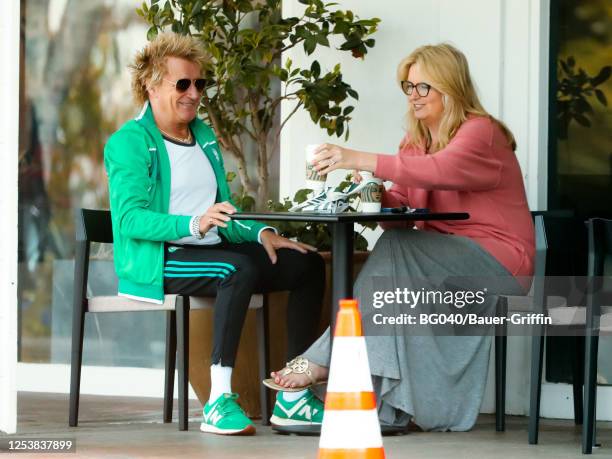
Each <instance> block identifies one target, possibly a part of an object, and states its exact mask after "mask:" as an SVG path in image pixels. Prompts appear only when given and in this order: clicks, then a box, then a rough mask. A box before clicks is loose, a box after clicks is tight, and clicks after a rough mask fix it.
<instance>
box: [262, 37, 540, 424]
mask: <svg viewBox="0 0 612 459" xmlns="http://www.w3.org/2000/svg"><path fill="white" fill-rule="evenodd" d="M397 77H398V83H399V85H400V87H401V89H402V91H403V92H404V93H405V94H406V96H407V102H408V114H407V118H408V133H407V135H406V136H405V137H404V139H403V140H402V141H401V143H400V148H399V152H398V154H397V155H394V156H391V155H386V154H375V153H366V152H362V151H357V150H352V149H348V148H343V147H340V146H337V145H332V144H326V145H322V146H321V147H319V149H318V153H317V155H316V156H315V160H314V162H315V164H316V166H315V167H316V169H317V170H319V171H321V172H322V173H324V174H327V173H330V172H331V171H333V170H335V169H355V170H362V171H371V172H373V173H374V174H375V175H376V176H377V177H380V178H382V179H384V180H389V181H391V182H393V186H392V187H391V188H390V189H389V190H388V191H385V192H384V194H383V206H384V207H398V206H410V207H416V208H419V207H423V208H429V209H431V210H432V211H436V212H445V211H466V212H469V214H470V218H469V220H465V221H430V222H418V223H417V229H414V228H412V223H411V224H410V225H403V227H399V228H398V227H397V226H395V227H394V229H388V230H387V231H385V232H384V233H383V235H382V236H381V238H380V239H379V240H378V242H377V244H376V246H375V248H374V250H373V252H372V254H371V255H370V257H369V259H368V261H367V263H366V265H365V266H364V268H363V270H362V271H361V273H360V275H359V278H358V279H357V281H356V284H355V296H356V297H357V298H359V300H360V303H361V308H362V313H363V315H364V330H365V333H366V335H367V336H366V342H367V346H368V357H369V361H370V368H371V371H372V375H373V380H374V386H375V389H376V391H377V392H378V401H379V416H380V419H381V422H383V423H387V424H394V425H406V424H407V423H408V422H409V421H410V420H411V419H412V420H413V421H414V422H415V423H416V424H417V425H418V426H419V427H421V428H422V429H424V430H454V431H463V430H469V429H470V428H471V427H472V426H473V425H474V423H475V421H476V418H477V415H478V412H479V408H480V404H481V401H482V396H483V391H484V387H485V381H486V375H487V368H488V362H489V350H490V346H491V337H490V336H483V335H482V334H481V335H480V336H436V334H435V333H434V332H433V331H431V332H428V331H427V330H423V329H419V331H418V332H414V329H413V328H411V327H410V326H403V325H398V326H395V327H393V326H390V325H389V326H387V327H382V328H381V327H378V328H376V327H374V325H373V321H372V320H371V318H372V314H373V309H374V308H372V305H373V297H372V288H373V284H376V290H381V289H383V290H388V291H395V289H396V288H401V289H403V288H408V289H409V290H413V291H418V290H420V289H422V288H424V286H425V287H427V286H428V287H432V286H434V285H440V284H439V281H440V280H441V279H442V280H444V279H448V278H451V277H457V276H459V277H461V278H463V281H461V282H463V284H461V282H459V280H457V279H456V280H455V284H454V286H455V288H458V287H459V288H461V287H463V288H464V289H465V290H472V291H474V290H478V289H480V290H482V289H483V288H487V289H489V291H488V295H487V301H485V304H483V305H482V307H481V310H480V313H490V312H491V309H492V308H494V305H495V303H496V300H497V298H496V297H495V296H494V295H491V294H495V293H505V294H521V293H523V291H524V289H523V287H522V286H521V282H520V279H519V278H520V277H521V276H531V274H532V271H533V258H534V251H535V249H534V231H533V225H532V221H531V216H530V213H529V209H528V206H527V200H526V196H525V190H524V185H523V178H522V175H521V171H520V168H519V164H518V161H517V158H516V156H515V154H514V150H515V147H516V145H515V141H514V138H513V136H512V133H511V132H510V131H509V130H508V128H507V127H506V126H504V124H503V123H502V122H500V121H499V120H496V119H495V118H493V117H492V116H491V115H489V114H488V113H487V112H486V111H485V109H484V108H483V107H482V105H481V104H480V102H479V100H478V96H477V94H476V91H475V88H474V85H473V83H472V79H471V77H470V73H469V69H468V64H467V60H466V58H465V56H464V55H463V54H462V53H461V52H460V51H459V50H457V49H456V48H454V47H453V46H450V45H448V44H441V45H436V46H423V47H420V48H418V49H416V50H415V51H413V52H412V53H411V54H410V55H409V56H408V57H407V58H405V59H404V60H403V61H402V62H401V63H400V65H399V68H398V75H397ZM485 276H486V277H487V279H488V281H486V282H484V285H483V282H482V280H481V281H480V283H479V282H477V280H476V279H477V278H482V277H485ZM418 279H421V280H422V282H421V281H419V280H418ZM434 279H436V281H435V282H434ZM461 306H462V305H461V304H459V303H455V304H453V305H451V307H450V309H451V310H452V309H453V307H456V308H460V307H461ZM436 307H437V306H435V305H433V306H432V305H429V304H424V303H423V302H421V303H418V304H415V305H413V308H416V310H417V311H419V312H424V313H427V312H432V311H434V312H435V311H437V309H436ZM376 311H378V312H380V311H384V312H385V314H386V315H390V316H395V315H399V314H401V313H403V312H407V311H406V309H405V308H402V306H401V305H399V304H386V305H385V306H384V309H376ZM455 331H457V329H455ZM458 334H461V330H459V331H458ZM375 335H377V336H375ZM302 357H303V359H305V360H301V361H300V366H296V365H295V364H291V363H290V364H289V365H288V366H287V367H286V368H284V369H283V370H281V371H278V372H274V373H272V381H271V383H272V384H273V385H275V386H276V387H280V388H284V389H289V390H290V389H292V388H300V387H304V386H307V385H310V384H312V383H313V382H318V381H322V380H325V379H326V377H327V367H328V366H329V357H330V336H329V330H328V331H327V332H326V333H325V334H324V335H323V336H321V337H320V338H319V340H318V341H317V342H316V343H315V344H314V345H313V346H311V347H310V349H309V350H308V351H306V352H305V353H304V355H303V356H302Z"/></svg>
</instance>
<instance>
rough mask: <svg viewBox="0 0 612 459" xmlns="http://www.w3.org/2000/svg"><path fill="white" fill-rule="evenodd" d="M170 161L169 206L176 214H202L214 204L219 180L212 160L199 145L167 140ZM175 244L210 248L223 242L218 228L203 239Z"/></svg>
mask: <svg viewBox="0 0 612 459" xmlns="http://www.w3.org/2000/svg"><path fill="white" fill-rule="evenodd" d="M164 143H165V145H166V150H168V158H169V159H170V207H169V210H168V212H169V213H170V214H174V215H203V214H204V213H205V212H206V211H207V210H208V209H209V208H210V207H211V206H213V205H214V204H215V200H216V197H217V179H216V178H215V171H214V170H213V168H212V166H211V164H210V161H209V160H208V158H207V157H206V154H204V152H203V151H202V148H200V146H199V145H198V143H197V142H195V139H194V142H193V145H186V144H182V143H178V142H174V141H172V140H170V139H167V138H166V137H164ZM170 242H172V243H174V244H199V245H210V244H218V243H219V242H221V238H220V237H219V233H218V230H217V227H216V226H213V227H212V228H211V229H210V230H209V231H208V232H207V233H206V234H205V235H204V238H203V239H196V238H195V237H193V236H187V237H183V238H181V239H178V240H175V241H170Z"/></svg>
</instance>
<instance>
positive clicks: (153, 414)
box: [0, 393, 612, 459]
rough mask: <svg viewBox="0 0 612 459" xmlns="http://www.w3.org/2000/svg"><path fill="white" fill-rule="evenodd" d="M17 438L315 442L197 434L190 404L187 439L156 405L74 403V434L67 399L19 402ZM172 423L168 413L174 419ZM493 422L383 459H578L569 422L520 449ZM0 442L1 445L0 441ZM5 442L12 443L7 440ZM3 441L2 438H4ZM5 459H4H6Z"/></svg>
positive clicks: (143, 450)
mask: <svg viewBox="0 0 612 459" xmlns="http://www.w3.org/2000/svg"><path fill="white" fill-rule="evenodd" d="M18 403H19V405H18V411H19V419H18V432H19V433H18V434H16V435H15V436H16V437H20V438H21V437H27V438H42V437H50V438H66V439H67V438H71V439H75V440H76V445H77V451H76V454H52V455H49V454H32V455H29V454H25V453H20V454H19V455H18V456H17V455H16V456H17V457H19V458H22V459H25V458H27V457H32V458H35V459H40V458H41V457H51V458H53V459H55V458H57V459H59V458H61V457H67V458H75V457H86V458H97V457H103V458H162V457H164V458H168V457H170V458H181V459H186V458H190V457H194V458H195V457H197V458H203V457H204V458H215V459H217V458H227V459H233V458H253V459H255V458H266V459H267V458H295V459H298V458H315V457H316V454H317V448H318V438H317V437H296V436H283V435H278V434H275V433H274V432H273V431H271V430H270V428H269V427H263V426H261V425H259V424H258V425H257V435H256V436H255V437H222V436H216V435H209V434H202V433H200V431H199V430H198V428H199V423H198V421H199V419H198V417H199V415H200V407H199V403H198V402H197V401H194V402H192V405H191V409H190V419H191V421H192V422H190V425H189V428H190V431H188V432H179V431H178V430H177V424H176V422H175V423H173V424H163V423H161V407H162V401H161V399H143V398H138V399H136V398H118V397H99V396H82V397H81V413H80V423H79V427H78V428H74V429H72V428H69V427H68V425H67V420H68V397H67V396H66V395H58V394H39V393H20V394H19V402H18ZM174 417H175V419H176V412H175V415H174ZM494 424H495V419H494V417H493V416H491V415H481V416H480V418H479V420H478V423H477V425H476V426H475V428H474V429H473V430H472V431H471V432H456V433H414V432H413V433H409V434H407V435H403V436H393V437H384V446H385V451H386V455H387V458H390V459H394V458H397V459H399V458H410V459H417V458H429V459H440V458H453V459H463V458H470V459H474V458H517V459H518V458H551V459H552V458H554V459H563V458H578V457H583V456H582V455H581V454H580V428H579V427H575V426H574V425H573V422H571V421H556V420H542V423H541V430H540V444H539V445H535V446H532V445H528V444H527V418H525V417H516V416H508V417H507V431H506V432H504V433H497V432H495V425H494ZM598 435H599V437H598V440H599V441H600V442H601V443H602V444H603V447H602V448H599V449H595V450H594V453H593V457H608V458H610V457H612V423H599V424H598ZM0 436H3V437H6V436H5V435H4V434H0ZM15 436H13V437H15ZM5 439H6V438H5ZM3 457H5V456H3ZM6 457H8V455H7V456H6Z"/></svg>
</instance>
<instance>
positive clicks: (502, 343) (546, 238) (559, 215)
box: [495, 210, 583, 444]
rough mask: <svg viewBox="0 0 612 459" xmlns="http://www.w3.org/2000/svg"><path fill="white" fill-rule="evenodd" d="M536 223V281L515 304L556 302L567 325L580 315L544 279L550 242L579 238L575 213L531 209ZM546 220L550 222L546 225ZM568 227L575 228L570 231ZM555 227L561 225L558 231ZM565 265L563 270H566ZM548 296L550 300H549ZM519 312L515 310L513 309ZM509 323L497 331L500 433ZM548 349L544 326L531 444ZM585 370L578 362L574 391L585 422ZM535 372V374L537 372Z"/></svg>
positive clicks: (559, 321)
mask: <svg viewBox="0 0 612 459" xmlns="http://www.w3.org/2000/svg"><path fill="white" fill-rule="evenodd" d="M531 215H532V218H533V220H534V226H535V242H536V259H535V272H534V281H533V286H532V289H531V292H530V294H528V295H526V296H525V297H512V303H513V304H514V303H515V302H516V301H517V300H518V301H520V302H521V303H529V304H528V305H523V306H522V307H520V308H519V311H522V312H534V306H537V305H543V304H545V301H546V304H548V302H551V303H552V302H553V299H554V301H556V307H552V308H550V310H549V311H550V312H551V313H552V315H553V316H554V317H555V319H556V325H564V324H565V323H566V322H567V321H568V320H574V319H575V317H576V316H580V314H576V308H575V307H567V304H566V303H565V300H564V299H563V298H561V297H558V296H557V297H554V296H552V295H553V294H554V292H551V291H548V292H546V293H545V290H544V281H545V276H546V274H547V263H546V260H547V256H548V257H550V256H551V252H549V251H548V248H549V244H552V245H551V249H558V248H559V247H563V244H566V243H568V242H567V241H568V240H571V239H575V238H576V237H578V236H577V235H576V234H575V225H577V220H575V219H574V212H573V211H571V210H552V211H533V212H531ZM545 223H546V225H545ZM568 226H571V227H572V231H568V230H567V228H568ZM554 228H559V229H560V231H556V230H555V229H554ZM557 263H558V256H556V257H555V259H553V260H551V263H549V269H548V273H549V274H550V275H554V274H556V275H559V273H558V272H555V273H553V270H552V269H551V268H550V265H551V264H552V265H556V264H557ZM566 268H567V266H566V265H564V266H563V268H561V269H566ZM565 274H568V273H565ZM545 299H546V300H545ZM508 309H509V307H508V297H506V296H500V298H499V301H498V303H497V316H498V317H505V316H507V315H508ZM513 312H515V311H513ZM507 340H508V338H507V325H506V324H505V323H504V324H501V325H497V326H496V332H495V429H496V431H498V432H503V431H504V430H505V408H506V360H507ZM543 349H544V328H543V327H542V328H541V329H540V330H539V331H538V332H536V333H535V334H534V336H533V339H532V356H531V369H532V370H531V390H530V392H531V397H530V418H529V443H531V444H535V443H537V441H538V428H539V411H540V393H541V385H542V384H541V378H542V362H543ZM582 369H583V362H582V360H581V359H580V361H576V362H574V366H573V393H574V420H575V422H576V424H580V423H581V422H582ZM534 372H535V373H534Z"/></svg>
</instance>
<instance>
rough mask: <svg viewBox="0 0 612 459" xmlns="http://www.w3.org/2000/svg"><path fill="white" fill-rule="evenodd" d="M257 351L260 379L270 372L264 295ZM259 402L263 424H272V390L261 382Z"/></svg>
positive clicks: (259, 318) (259, 312) (258, 314)
mask: <svg viewBox="0 0 612 459" xmlns="http://www.w3.org/2000/svg"><path fill="white" fill-rule="evenodd" d="M256 314H257V335H258V339H257V353H258V358H259V379H260V381H261V380H263V379H265V378H267V377H268V376H269V374H270V352H269V341H268V336H269V333H268V299H267V297H264V304H263V306H262V307H261V308H259V309H257V312H256ZM259 403H260V405H261V424H262V425H264V426H268V425H270V392H269V390H268V388H267V387H266V386H264V385H263V384H261V382H260V384H259Z"/></svg>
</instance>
